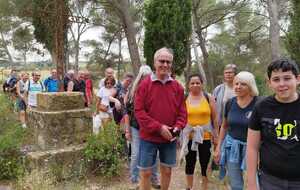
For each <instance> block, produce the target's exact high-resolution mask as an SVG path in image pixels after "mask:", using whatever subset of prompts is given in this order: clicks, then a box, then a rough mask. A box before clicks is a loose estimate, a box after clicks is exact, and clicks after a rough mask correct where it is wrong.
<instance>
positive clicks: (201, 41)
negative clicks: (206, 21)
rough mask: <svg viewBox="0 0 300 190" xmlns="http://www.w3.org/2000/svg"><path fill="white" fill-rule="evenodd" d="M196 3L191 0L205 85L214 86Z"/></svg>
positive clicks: (194, 28)
mask: <svg viewBox="0 0 300 190" xmlns="http://www.w3.org/2000/svg"><path fill="white" fill-rule="evenodd" d="M196 4H197V3H196V2H195V1H193V8H192V20H193V30H194V31H195V33H196V34H197V37H198V40H199V45H200V49H201V52H202V57H203V70H204V71H205V76H206V80H207V86H209V87H214V86H215V84H214V78H213V75H212V72H211V69H210V67H209V63H208V57H209V54H208V51H207V48H206V42H205V38H204V37H203V29H202V27H201V24H200V23H199V21H200V20H201V19H199V18H197V15H198V7H197V6H196ZM200 71H201V70H200Z"/></svg>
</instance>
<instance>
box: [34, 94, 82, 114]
mask: <svg viewBox="0 0 300 190" xmlns="http://www.w3.org/2000/svg"><path fill="white" fill-rule="evenodd" d="M82 108H84V96H83V93H81V92H56V93H52V92H51V93H50V92H49V93H38V94H37V109H38V110H42V111H61V110H72V109H82Z"/></svg>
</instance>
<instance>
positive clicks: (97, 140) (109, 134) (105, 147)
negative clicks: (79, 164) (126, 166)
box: [84, 122, 125, 177]
mask: <svg viewBox="0 0 300 190" xmlns="http://www.w3.org/2000/svg"><path fill="white" fill-rule="evenodd" d="M103 128H104V129H102V130H101V132H100V133H99V134H98V135H93V136H91V137H90V138H89V139H88V144H87V147H86V148H85V150H84V156H85V160H86V162H87V165H88V167H89V170H90V171H91V172H92V173H93V174H96V175H103V176H104V177H112V176H115V175H118V174H119V172H120V170H121V166H122V164H121V162H122V156H123V152H124V143H125V141H124V139H123V138H122V135H121V131H120V129H119V127H118V126H117V125H116V124H115V123H113V122H111V123H108V124H106V125H104V127H103Z"/></svg>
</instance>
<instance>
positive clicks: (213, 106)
mask: <svg viewBox="0 0 300 190" xmlns="http://www.w3.org/2000/svg"><path fill="white" fill-rule="evenodd" d="M209 104H210V109H211V119H212V124H213V127H214V131H213V137H214V141H215V142H214V144H217V139H218V135H219V124H218V116H217V109H216V102H215V98H214V97H213V96H210V97H209Z"/></svg>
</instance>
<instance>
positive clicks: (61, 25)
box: [53, 0, 68, 90]
mask: <svg viewBox="0 0 300 190" xmlns="http://www.w3.org/2000/svg"><path fill="white" fill-rule="evenodd" d="M55 10H56V11H57V12H56V13H57V14H56V15H57V22H56V26H55V33H54V49H53V51H54V52H53V56H54V60H53V61H55V62H54V63H56V68H57V75H58V77H59V80H63V77H64V73H65V66H64V64H65V45H64V42H65V40H64V38H65V32H67V20H68V14H67V7H66V4H65V1H64V0H55ZM60 90H63V85H61V87H60Z"/></svg>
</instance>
